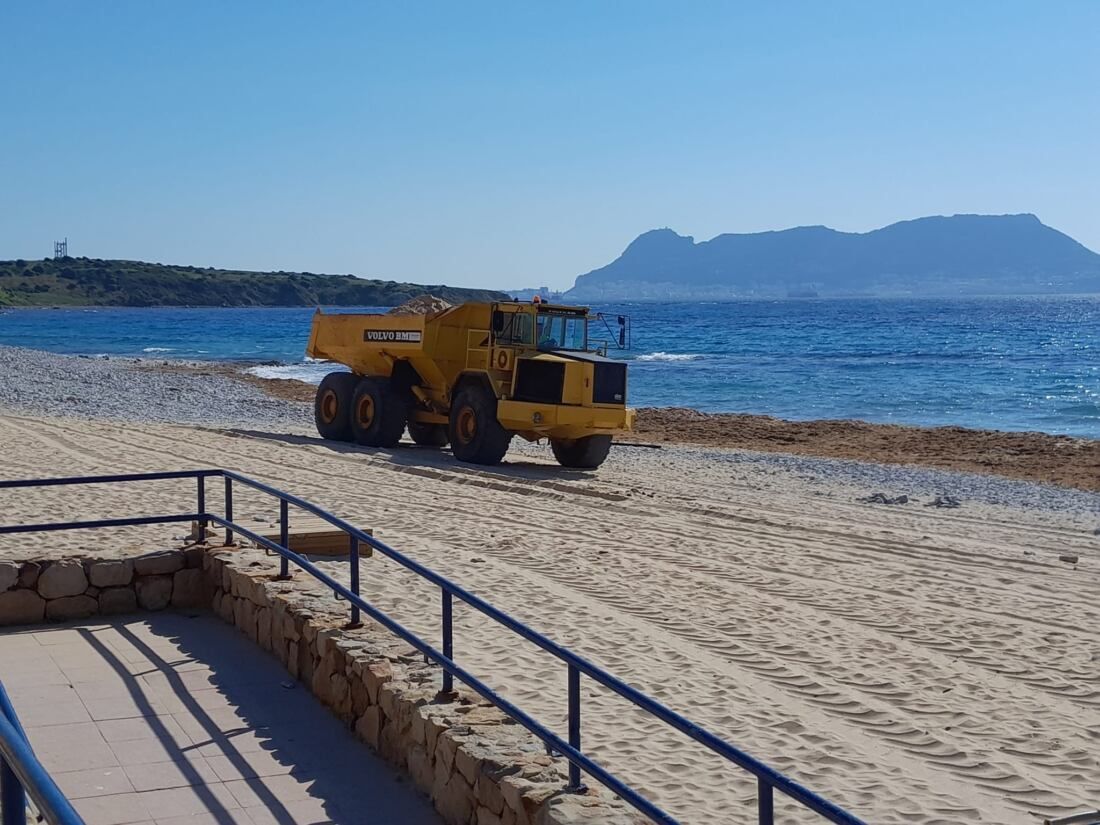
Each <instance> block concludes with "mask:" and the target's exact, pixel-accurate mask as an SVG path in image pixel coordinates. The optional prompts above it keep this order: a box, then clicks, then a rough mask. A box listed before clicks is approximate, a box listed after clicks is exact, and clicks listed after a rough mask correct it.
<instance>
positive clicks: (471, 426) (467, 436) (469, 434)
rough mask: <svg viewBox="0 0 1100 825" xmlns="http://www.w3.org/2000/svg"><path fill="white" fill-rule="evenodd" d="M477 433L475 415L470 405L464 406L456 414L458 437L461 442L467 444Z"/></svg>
mask: <svg viewBox="0 0 1100 825" xmlns="http://www.w3.org/2000/svg"><path fill="white" fill-rule="evenodd" d="M476 435H477V415H476V414H475V413H474V411H473V410H472V409H471V408H470V407H464V408H463V409H462V411H461V412H460V413H459V414H458V437H459V438H461V439H462V443H463V444H469V443H470V442H471V441H473V440H474V436H476Z"/></svg>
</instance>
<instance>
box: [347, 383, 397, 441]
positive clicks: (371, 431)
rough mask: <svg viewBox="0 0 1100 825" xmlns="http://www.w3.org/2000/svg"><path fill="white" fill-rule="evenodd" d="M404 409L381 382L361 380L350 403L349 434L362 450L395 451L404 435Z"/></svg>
mask: <svg viewBox="0 0 1100 825" xmlns="http://www.w3.org/2000/svg"><path fill="white" fill-rule="evenodd" d="M407 416H408V407H407V406H406V405H405V400H404V398H403V397H402V395H401V394H400V393H399V392H397V391H396V390H394V389H393V387H391V386H390V382H389V381H387V380H385V379H384V378H363V379H361V380H360V381H359V383H358V384H357V385H356V387H355V394H354V395H353V396H352V399H351V433H352V436H354V438H355V440H356V441H358V442H359V443H360V444H362V445H364V446H366V447H395V446H397V442H398V441H400V440H401V433H403V432H405V419H406V417H407Z"/></svg>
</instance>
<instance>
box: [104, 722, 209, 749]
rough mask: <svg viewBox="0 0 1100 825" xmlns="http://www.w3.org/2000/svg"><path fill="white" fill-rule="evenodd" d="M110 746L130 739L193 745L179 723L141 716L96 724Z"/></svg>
mask: <svg viewBox="0 0 1100 825" xmlns="http://www.w3.org/2000/svg"><path fill="white" fill-rule="evenodd" d="M96 725H98V726H99V731H100V733H102V734H103V738H104V739H105V740H106V741H107V742H108V743H110V744H114V743H116V742H126V741H129V740H132V739H162V740H164V741H166V742H172V743H174V744H176V745H191V744H194V743H193V742H192V740H191V737H190V736H188V735H187V734H186V733H185V732H184V730H183V728H182V727H180V724H179V722H177V721H176V720H175V719H174V718H173V717H171V716H142V717H137V718H134V719H107V720H104V721H102V722H96Z"/></svg>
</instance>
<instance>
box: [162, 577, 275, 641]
mask: <svg viewBox="0 0 1100 825" xmlns="http://www.w3.org/2000/svg"><path fill="white" fill-rule="evenodd" d="M177 575H179V574H177ZM256 643H257V644H258V645H259V646H260V647H262V648H263V649H264V650H271V608H269V607H261V608H260V609H259V610H257V611H256Z"/></svg>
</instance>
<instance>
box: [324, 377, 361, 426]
mask: <svg viewBox="0 0 1100 825" xmlns="http://www.w3.org/2000/svg"><path fill="white" fill-rule="evenodd" d="M358 382H359V376H357V375H355V374H353V373H350V372H330V373H329V374H328V375H326V376H325V377H324V379H322V381H321V386H319V387H318V388H317V395H316V396H315V397H314V399H313V421H314V423H315V424H316V425H317V432H318V433H320V435H321V438H328V439H331V440H333V441H351V397H352V395H353V394H354V393H355V385H356V384H357V383H358Z"/></svg>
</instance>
